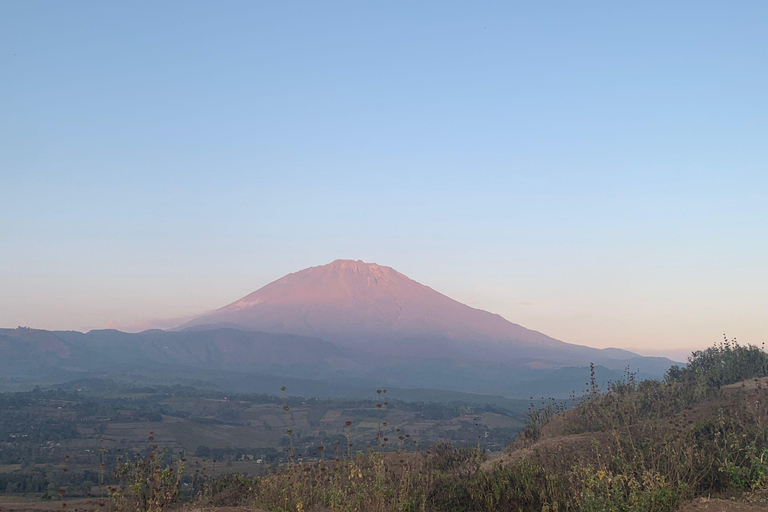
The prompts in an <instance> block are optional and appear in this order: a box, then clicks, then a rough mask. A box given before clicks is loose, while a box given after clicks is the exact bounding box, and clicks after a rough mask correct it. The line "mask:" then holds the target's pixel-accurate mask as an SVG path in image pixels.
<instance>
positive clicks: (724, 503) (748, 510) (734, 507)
mask: <svg viewBox="0 0 768 512" xmlns="http://www.w3.org/2000/svg"><path fill="white" fill-rule="evenodd" d="M766 510H768V505H766V504H765V503H762V504H758V503H745V502H742V501H731V500H721V499H706V498H701V499H698V500H695V501H692V502H690V503H687V504H685V505H683V506H682V508H680V510H679V512H704V511H706V512H765V511H766Z"/></svg>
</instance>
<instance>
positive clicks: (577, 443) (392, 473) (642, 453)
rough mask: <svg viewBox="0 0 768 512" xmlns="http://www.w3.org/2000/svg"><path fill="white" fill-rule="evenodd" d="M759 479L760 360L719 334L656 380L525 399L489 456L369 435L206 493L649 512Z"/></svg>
mask: <svg viewBox="0 0 768 512" xmlns="http://www.w3.org/2000/svg"><path fill="white" fill-rule="evenodd" d="M390 442H391V441H390ZM382 444H386V441H384V440H383V439H382ZM767 480H768V357H767V356H766V354H765V353H764V352H763V351H762V350H760V349H758V348H756V347H753V346H746V347H745V346H740V345H738V344H737V343H735V342H729V341H725V342H724V343H722V344H719V345H717V346H714V347H712V348H710V349H708V350H706V351H702V352H696V353H694V354H693V355H692V357H691V360H690V362H689V364H688V365H686V366H684V367H674V368H672V369H671V370H670V371H669V372H668V374H667V376H666V379H665V380H663V381H637V380H636V379H635V378H634V376H633V375H632V374H628V375H627V376H626V378H625V379H622V380H621V381H618V382H615V383H613V384H611V385H610V386H608V387H607V388H606V389H599V388H598V386H597V383H596V382H594V381H593V383H592V386H591V389H590V392H589V393H588V394H587V395H586V396H585V397H584V398H583V399H582V400H581V402H580V403H579V404H578V405H577V406H576V407H574V408H572V409H570V410H563V408H562V405H561V404H556V403H553V404H552V405H550V406H548V407H544V408H538V409H535V410H531V412H530V414H529V422H528V425H527V426H526V429H525V430H524V431H523V433H522V434H521V435H520V436H519V437H518V439H517V440H516V441H515V442H514V443H512V444H511V445H510V446H509V447H508V449H507V450H506V451H505V452H504V453H501V454H495V455H492V456H488V455H487V454H486V453H484V452H482V451H479V450H476V449H472V448H468V447H464V448H456V447H453V446H452V445H450V444H445V443H444V444H439V445H436V446H433V447H432V448H431V449H430V450H427V451H424V452H421V453H415V454H414V453H397V454H387V453H383V452H381V451H380V450H379V449H378V447H376V446H374V447H372V448H371V449H370V450H369V451H368V453H365V454H360V455H358V456H356V457H354V456H352V457H340V458H337V459H336V460H331V461H327V460H326V461H313V462H311V463H304V464H291V465H286V466H285V467H283V468H282V469H281V470H280V471H277V472H274V473H273V474H270V475H268V476H265V477H262V478H259V479H256V480H253V481H248V482H247V483H246V482H244V481H242V480H240V479H230V480H223V481H219V482H217V483H216V485H214V486H212V487H211V492H210V493H209V494H208V496H207V500H208V503H209V504H212V505H214V504H218V505H224V504H229V505H238V504H239V505H246V506H250V507H257V508H262V509H265V510H275V511H296V510H298V511H305V510H306V511H310V510H312V511H314V510H316V511H321V510H339V511H341V510H345V511H346V510H355V511H394V510H398V511H401V510H425V511H457V512H458V511H488V512H491V511H518V510H519V511H531V510H536V511H539V510H543V511H589V512H592V511H595V512H597V511H627V512H629V511H648V512H663V511H674V510H678V509H679V508H680V507H681V506H686V507H688V510H695V509H696V505H695V504H694V503H692V502H691V500H694V499H697V498H700V497H711V496H719V497H720V498H740V499H742V500H743V499H746V498H749V497H755V496H758V495H759V493H760V492H763V491H761V490H762V489H764V488H765V487H766V483H767ZM238 486H247V487H238ZM236 488H240V489H241V492H234V493H233V492H232V490H233V489H236ZM245 489H247V491H246V490H245ZM713 503H714V502H713ZM724 503H731V502H724ZM692 507H693V508H692ZM744 507H747V508H749V506H748V505H744ZM745 510H746V509H745Z"/></svg>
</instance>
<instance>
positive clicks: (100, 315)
mask: <svg viewBox="0 0 768 512" xmlns="http://www.w3.org/2000/svg"><path fill="white" fill-rule="evenodd" d="M138 6H141V7H142V8H138ZM148 12H150V13H151V15H148ZM767 14H768V6H766V5H764V4H757V3H753V4H744V5H740V6H738V9H737V8H735V7H734V6H732V5H726V4H715V3H711V4H702V3H698V2H697V3H694V2H680V3H676V4H673V5H671V4H668V3H662V2H650V3H648V2H646V3H643V4H638V5H619V4H615V3H611V2H596V3H592V4H589V5H583V4H578V5H577V4H558V5H557V8H556V9H555V8H552V6H548V5H545V4H525V5H515V4H511V3H507V2H488V3H484V4H482V5H478V4H472V5H469V4H465V3H462V2H453V1H448V2H426V3H423V4H419V5H412V4H405V3H391V2H388V3H375V2H368V3H366V2H358V3H346V2H327V3H326V2H323V3H305V4H295V5H294V4H291V5H289V4H280V3H263V4H253V3H246V2H233V3H230V4H228V5H227V9H223V8H222V7H221V5H214V4H204V3H178V2H164V3H162V4H154V3H153V4H150V3H141V2H139V3H132V4H118V3H111V4H110V3H100V2H78V3H74V4H72V3H43V2H34V1H30V2H6V3H4V4H2V5H0V30H1V31H2V33H3V35H4V37H3V44H2V46H1V47H0V64H2V67H3V69H4V70H5V73H6V77H7V78H6V80H3V81H2V82H1V83H0V91H1V92H2V94H3V97H4V98H6V99H9V101H5V102H3V105H2V107H0V109H1V110H2V113H3V115H2V116H0V134H2V137H0V204H2V207H1V208H0V290H2V292H1V293H0V326H5V327H15V326H18V325H26V326H30V327H35V328H43V329H77V330H88V329H95V328H104V327H106V326H108V325H112V326H130V325H132V324H134V323H136V322H143V321H148V320H152V319H158V318H177V317H185V316H188V315H193V314H198V313H202V312H204V311H207V310H210V309H213V308H218V307H220V306H223V305H225V304H228V303H230V302H232V301H234V300H237V299H238V298H240V297H242V296H244V295H246V294H248V293H251V292H253V291H254V290H256V289H258V288H260V287H261V286H263V285H265V284H267V283H269V282H271V281H273V280H275V279H278V278H280V277H282V276H283V275H285V274H288V273H290V272H295V271H298V270H300V269H303V268H307V267H310V266H316V265H322V264H324V263H328V262H330V261H333V260H335V259H337V258H349V259H362V260H364V261H368V262H376V263H379V264H381V265H386V266H389V267H392V268H394V269H396V270H398V271H399V272H402V273H404V274H406V275H407V276H409V277H411V278H412V279H415V280H416V281H419V282H421V283H423V284H425V285H427V286H430V287H432V288H433V289H435V290H437V291H439V292H441V293H444V294H445V295H448V296H449V297H451V298H454V299H456V300H458V301H460V302H462V303H465V304H467V305H469V306H472V307H475V308H479V309H483V310H486V311H490V312H493V313H498V314H500V315H502V316H503V317H504V318H506V319H508V320H510V321H511V322H514V323H517V324H520V325H523V326H525V327H527V328H530V329H534V330H537V331H541V332H543V333H545V334H547V335H549V336H552V337H554V338H557V339H560V340H563V341H566V342H569V343H576V344H582V345H588V346H593V347H609V346H611V347H619V348H627V349H630V350H633V351H636V352H639V353H642V354H663V355H672V354H676V355H675V356H674V358H677V359H679V354H681V352H680V351H681V350H684V351H687V350H690V349H695V348H704V347H706V346H709V345H711V344H712V343H713V342H715V341H718V340H720V339H722V335H723V334H724V333H725V334H727V335H728V336H729V337H736V338H738V339H739V340H740V341H742V342H744V343H753V344H756V345H759V344H761V343H762V342H763V341H765V339H766V333H767V332H768V316H766V315H765V310H766V308H767V307H768V297H767V296H766V293H765V290H766V289H767V288H768V268H766V267H767V266H768V223H766V219H767V218H768V206H766V205H768V197H766V196H767V195H768V192H766V190H768V172H766V171H767V169H766V165H767V164H768V162H767V161H766V152H765V139H766V136H767V135H768V130H767V129H766V119H767V118H768V116H767V115H766V114H768V108H766V107H768V104H767V102H768V100H767V99H766V96H765V91H766V90H768V70H767V69H766V67H765V66H764V65H763V63H764V55H765V51H766V38H765V35H764V27H763V20H765V17H766V15H767ZM682 353H684V352H682Z"/></svg>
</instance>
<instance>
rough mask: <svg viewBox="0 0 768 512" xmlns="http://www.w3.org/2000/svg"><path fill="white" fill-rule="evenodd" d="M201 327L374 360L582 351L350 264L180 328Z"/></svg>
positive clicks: (390, 274)
mask: <svg viewBox="0 0 768 512" xmlns="http://www.w3.org/2000/svg"><path fill="white" fill-rule="evenodd" d="M202 325H211V326H214V325H217V326H221V325H224V326H240V327H244V328H248V329H253V330H258V331H264V332H271V333H286V334H296V335H302V336H311V337H317V338H321V339H324V340H327V341H331V342H333V343H336V344H338V345H341V346H347V347H353V348H363V347H364V348H366V349H367V350H369V351H373V352H376V346H377V344H381V345H382V346H386V347H387V349H392V348H393V347H394V348H398V347H399V348H403V349H405V350H404V353H409V354H412V355H429V356H431V357H441V355H442V356H443V357H470V358H472V359H475V358H476V357H479V356H482V354H484V353H485V354H486V355H487V356H488V357H498V355H497V353H498V349H502V350H503V349H511V348H517V349H518V350H517V352H518V354H517V356H521V355H523V354H521V353H519V352H520V351H521V350H522V352H525V353H527V352H528V351H529V350H534V351H536V352H539V351H541V350H544V351H547V352H548V351H554V352H561V351H562V352H569V351H570V350H572V349H576V350H577V351H579V349H586V347H580V346H577V345H571V344H568V343H564V342H562V341H558V340H555V339H553V338H550V337H549V336H546V335H544V334H542V333H540V332H537V331H532V330H530V329H526V328H524V327H522V326H520V325H517V324H514V323H512V322H509V321H508V320H505V319H504V318H502V317H501V316H499V315H495V314H492V313H489V312H487V311H482V310H480V309H475V308H471V307H469V306H466V305H464V304H462V303H460V302H457V301H455V300H453V299H451V298H449V297H447V296H445V295H443V294H441V293H439V292H436V291H435V290H433V289H432V288H429V287H428V286H424V285H423V284H420V283H418V282H416V281H414V280H412V279H410V278H408V277H407V276H405V275H403V274H401V273H400V272H397V271H396V270H394V269H392V268H390V267H384V266H381V265H377V264H375V263H364V262H362V261H351V260H336V261H334V262H333V263H330V264H328V265H322V266H318V267H311V268H308V269H305V270H301V271H299V272H295V273H293V274H288V275H287V276H285V277H283V278H281V279H278V280H277V281H274V282H272V283H270V284H268V285H266V286H264V287H263V288H261V289H259V290H257V291H255V292H253V293H251V294H250V295H247V296H245V297H243V298H242V299H240V300H238V301H236V302H233V303H232V304H229V305H228V306H225V307H223V308H221V309H217V310H215V311H211V312H208V313H206V314H203V315H201V316H199V317H197V318H195V319H193V320H192V321H190V322H188V323H186V324H184V325H183V326H182V327H181V328H182V329H186V328H189V327H193V326H202ZM398 340H399V341H398ZM396 341H398V342H397V343H394V345H393V342H396ZM526 349H528V350H526ZM587 350H590V349H587ZM441 351H445V353H444V354H441ZM504 351H505V350H504ZM626 354H628V353H623V355H624V356H626ZM538 357H539V356H538V354H537V356H536V358H538ZM481 358H482V359H485V358H484V357H481Z"/></svg>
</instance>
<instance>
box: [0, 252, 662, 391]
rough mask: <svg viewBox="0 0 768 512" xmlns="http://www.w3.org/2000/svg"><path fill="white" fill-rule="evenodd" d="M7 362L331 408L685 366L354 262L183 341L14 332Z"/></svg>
mask: <svg viewBox="0 0 768 512" xmlns="http://www.w3.org/2000/svg"><path fill="white" fill-rule="evenodd" d="M0 351H1V352H2V353H3V356H4V357H2V358H0V388H6V389H8V388H23V387H25V386H27V387H29V386H30V385H34V384H52V383H60V382H64V381H67V380H73V379H78V378H92V377H103V376H106V377H109V378H113V379H116V380H124V381H129V382H135V381H141V382H145V383H149V382H154V383H162V384H172V383H181V384H185V385H200V386H203V387H210V386H212V387H216V388H218V389H222V390H228V391H258V392H275V391H276V390H278V389H279V388H280V387H281V386H283V385H288V386H291V389H294V390H295V391H294V392H297V391H301V393H302V394H304V395H306V396H330V397H333V396H346V397H365V396H369V395H370V392H371V390H372V389H377V388H380V387H382V386H385V387H387V388H390V389H395V388H399V389H402V390H403V391H402V393H403V394H404V395H407V394H408V393H409V392H408V391H407V390H408V389H411V390H416V389H420V390H421V391H419V392H418V393H416V391H414V392H413V393H414V396H444V393H449V394H454V395H455V394H456V393H474V394H477V395H478V396H480V395H486V396H487V395H499V396H504V397H509V398H513V397H514V398H521V397H529V396H531V395H540V394H543V393H546V394H547V395H549V396H555V397H567V396H568V395H569V394H571V392H572V391H576V392H578V391H579V390H582V389H583V388H584V383H585V381H587V380H588V379H589V376H590V369H589V365H590V363H594V364H595V368H596V373H597V380H598V381H599V382H601V383H604V382H606V381H607V380H615V379H617V378H620V377H621V375H622V373H623V372H624V370H625V368H627V367H628V368H629V369H630V370H631V371H634V372H637V373H638V374H639V376H640V377H651V378H654V377H660V376H661V375H663V373H664V371H666V370H667V369H668V368H669V367H670V366H671V364H672V362H671V361H670V360H668V359H665V358H648V357H641V356H638V355H637V354H633V353H631V352H627V351H625V350H619V349H603V350H598V349H594V348H590V347H585V346H581V345H574V344H570V343H566V342H563V341H560V340H556V339H554V338H551V337H549V336H547V335H545V334H543V333H540V332H537V331H533V330H530V329H526V328H525V327H522V326H520V325H517V324H515V323H512V322H510V321H508V320H506V319H504V318H502V317H501V316H499V315H495V314H492V313H489V312H487V311H482V310H480V309H475V308H471V307H469V306H466V305H464V304H461V303H460V302H457V301H455V300H453V299H451V298H449V297H447V296H445V295H443V294H441V293H439V292H437V291H435V290H433V289H432V288H429V287H428V286H425V285H423V284H420V283H418V282H416V281H414V280H412V279H410V278H408V277H407V276H405V275H403V274H401V273H399V272H397V271H396V270H394V269H392V268H389V267H384V266H381V265H377V264H375V263H364V262H362V261H349V260H337V261H334V262H332V263H330V264H328V265H322V266H319V267H312V268H308V269H305V270H302V271H299V272H296V273H293V274H289V275H287V276H285V277H283V278H281V279H278V280H277V281H274V282H272V283H270V284H268V285H266V286H264V287H263V288H261V289H259V290H257V291H255V292H253V293H251V294H250V295H247V296H245V297H243V298H242V299H240V300H238V301H235V302H233V303H231V304H229V305H227V306H224V307H223V308H220V309H217V310H215V311H211V312H208V313H205V314H203V315H200V316H198V317H195V318H193V319H192V320H191V321H189V322H187V323H185V324H183V325H181V326H180V327H178V328H176V329H174V330H167V331H163V330H159V329H151V330H147V331H143V332H140V333H125V332H120V331H117V330H113V329H104V330H96V331H90V332H87V333H81V332H75V331H42V330H36V329H28V328H19V329H0ZM425 390H427V391H426V395H425ZM430 390H431V391H430ZM438 390H439V391H441V392H443V395H441V394H440V393H438V392H437V391H438Z"/></svg>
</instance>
